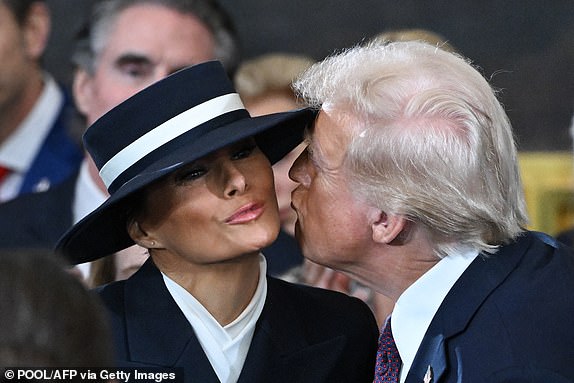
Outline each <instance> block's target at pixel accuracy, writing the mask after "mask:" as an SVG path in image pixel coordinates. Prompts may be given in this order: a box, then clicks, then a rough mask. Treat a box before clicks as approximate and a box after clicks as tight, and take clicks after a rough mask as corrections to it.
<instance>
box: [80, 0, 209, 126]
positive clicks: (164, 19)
mask: <svg viewBox="0 0 574 383" xmlns="http://www.w3.org/2000/svg"><path fill="white" fill-rule="evenodd" d="M108 33H109V35H108V37H107V40H106V41H105V44H104V46H103V49H102V50H101V52H97V53H96V56H97V57H96V63H95V73H93V74H90V73H87V72H86V71H85V70H83V69H80V70H78V72H77V73H76V77H75V81H74V96H75V98H76V103H77V104H78V108H79V109H80V111H81V112H82V113H83V114H84V115H85V116H86V119H87V123H88V125H90V124H92V123H93V122H94V121H95V120H97V119H98V118H99V117H101V116H102V115H103V114H105V113H106V112H107V111H109V110H110V109H112V108H113V107H115V106H116V105H118V104H119V103H121V102H122V101H124V100H126V99H127V98H129V97H130V96H132V95H133V94H135V93H137V92H138V91H140V90H142V89H143V88H145V87H147V86H148V85H150V84H152V83H154V82H156V81H158V80H160V79H162V78H164V77H166V76H167V75H169V74H171V73H173V72H176V71H177V70H179V69H182V68H184V67H186V66H189V65H193V64H197V63H200V62H204V61H208V60H211V59H214V51H215V45H214V44H215V43H214V39H213V36H212V34H211V32H210V31H209V29H208V28H207V27H206V26H205V25H204V24H203V23H202V22H201V21H200V20H199V19H198V18H196V17H195V16H193V15H190V14H183V13H179V12H177V11H175V10H172V9H170V8H167V7H164V6H161V5H156V4H138V5H134V6H131V7H129V8H126V9H124V10H123V11H122V12H121V13H120V14H119V15H118V17H117V19H116V20H115V23H114V24H113V25H112V26H111V28H110V30H109V32H108Z"/></svg>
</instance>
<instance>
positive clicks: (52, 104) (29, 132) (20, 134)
mask: <svg viewBox="0 0 574 383" xmlns="http://www.w3.org/2000/svg"><path fill="white" fill-rule="evenodd" d="M63 103H64V95H63V93H62V91H61V90H60V88H58V85H57V84H56V81H55V80H54V79H53V78H52V77H51V76H50V75H49V74H47V73H46V74H44V89H43V90H42V93H41V95H40V98H39V99H38V101H37V102H36V104H35V105H34V108H33V109H32V110H31V111H30V113H28V115H27V116H26V118H25V119H24V121H22V123H21V124H20V126H18V128H17V129H16V130H15V131H14V133H13V134H12V135H10V137H8V139H7V140H6V141H5V142H4V143H3V144H2V145H1V146H0V163H2V164H3V165H5V166H8V167H10V169H12V170H13V171H15V172H17V173H25V172H26V171H27V170H28V168H29V167H30V165H31V164H32V161H34V158H35V157H36V154H38V151H39V150H40V147H41V146H42V143H43V142H44V139H45V138H46V136H47V135H48V134H49V133H50V128H51V127H52V125H53V124H54V122H55V121H56V118H57V117H58V113H59V112H60V109H61V107H62V104H63Z"/></svg>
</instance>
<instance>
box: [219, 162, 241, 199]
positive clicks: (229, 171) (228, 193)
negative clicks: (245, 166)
mask: <svg viewBox="0 0 574 383" xmlns="http://www.w3.org/2000/svg"><path fill="white" fill-rule="evenodd" d="M222 175H223V185H224V190H223V193H224V196H225V197H233V196H235V195H237V194H243V193H244V192H245V189H246V188H247V180H246V178H245V176H244V174H243V172H242V171H241V170H240V169H239V168H238V167H237V166H235V164H234V163H233V162H232V161H230V162H228V163H226V164H224V165H222Z"/></svg>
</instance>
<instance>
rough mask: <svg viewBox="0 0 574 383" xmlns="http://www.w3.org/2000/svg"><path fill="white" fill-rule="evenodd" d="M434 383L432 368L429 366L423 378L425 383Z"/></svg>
mask: <svg viewBox="0 0 574 383" xmlns="http://www.w3.org/2000/svg"><path fill="white" fill-rule="evenodd" d="M431 382H432V367H431V366H430V364H429V366H428V367H427V372H426V373H425V376H424V378H423V383H431Z"/></svg>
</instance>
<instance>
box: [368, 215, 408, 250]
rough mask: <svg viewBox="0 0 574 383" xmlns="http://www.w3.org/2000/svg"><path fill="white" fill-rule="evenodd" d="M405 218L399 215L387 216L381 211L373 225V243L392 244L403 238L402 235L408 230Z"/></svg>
mask: <svg viewBox="0 0 574 383" xmlns="http://www.w3.org/2000/svg"><path fill="white" fill-rule="evenodd" d="M407 223H408V221H407V220H406V218H405V217H403V216H402V215H397V214H387V213H385V212H384V211H379V212H378V216H377V217H376V219H375V221H374V222H373V223H372V224H371V230H372V232H373V241H375V242H377V243H384V244H390V243H392V242H393V241H395V240H397V239H399V238H401V234H402V233H403V231H404V230H406V229H407Z"/></svg>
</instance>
